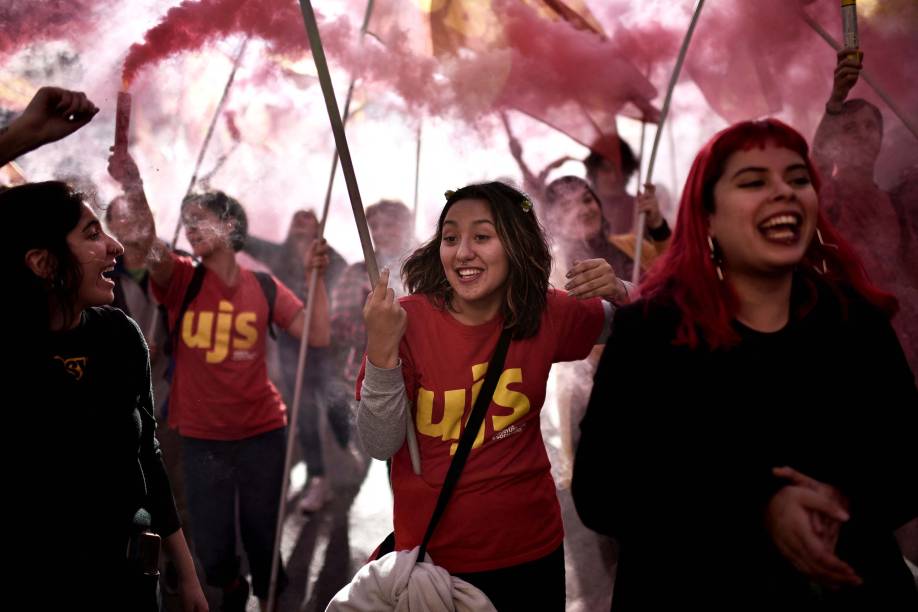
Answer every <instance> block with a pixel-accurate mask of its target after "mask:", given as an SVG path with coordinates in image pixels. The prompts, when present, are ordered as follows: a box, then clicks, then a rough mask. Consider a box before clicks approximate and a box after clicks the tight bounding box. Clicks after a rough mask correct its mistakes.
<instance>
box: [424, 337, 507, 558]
mask: <svg viewBox="0 0 918 612" xmlns="http://www.w3.org/2000/svg"><path fill="white" fill-rule="evenodd" d="M510 335H511V330H509V329H507V328H504V330H503V331H502V332H501V334H500V338H499V339H498V340H497V347H496V348H495V349H494V355H492V356H491V361H490V362H489V363H488V370H487V373H486V374H485V379H484V383H483V384H482V385H481V391H479V392H478V398H477V399H476V400H475V406H474V407H473V408H472V413H471V414H470V415H469V420H468V421H467V422H466V424H465V428H464V429H463V430H462V435H461V436H459V446H458V447H457V448H456V454H455V455H453V460H452V462H450V464H449V470H447V472H446V479H445V480H444V481H443V488H442V489H440V496H439V497H438V498H437V505H436V507H435V508H434V511H433V515H432V516H431V517H430V522H429V523H428V524H427V532H426V533H425V534H424V540H423V542H421V550H420V551H419V552H418V561H423V560H424V555H425V554H426V553H427V545H428V544H429V543H430V538H431V537H433V532H434V529H436V527H437V523H439V522H440V518H441V517H442V516H443V511H444V510H445V509H446V504H447V502H448V501H449V498H450V497H452V494H453V489H455V488H456V483H458V482H459V475H460V474H462V468H463V467H465V461H466V459H468V457H469V453H471V452H472V445H473V444H474V442H475V438H476V437H477V436H478V429H479V428H480V427H481V424H482V423H483V422H484V418H485V413H487V412H488V406H490V405H491V400H492V399H493V397H494V389H495V388H497V381H498V380H499V379H500V375H501V373H502V372H503V370H504V359H505V358H506V357H507V348H508V347H509V346H510Z"/></svg>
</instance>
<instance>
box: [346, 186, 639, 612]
mask: <svg viewBox="0 0 918 612" xmlns="http://www.w3.org/2000/svg"><path fill="white" fill-rule="evenodd" d="M550 269H551V255H550V252H549V249H548V245H547V244H546V240H545V237H544V235H543V232H542V228H541V226H540V225H539V222H538V220H537V219H536V216H535V212H534V211H533V210H532V202H531V201H530V200H529V199H528V198H527V197H526V196H525V195H524V194H522V193H520V192H519V191H517V190H516V189H513V188H512V187H509V186H508V185H505V184H503V183H487V184H482V185H470V186H467V187H463V188H462V189H460V190H458V191H456V192H455V193H449V194H448V199H447V202H446V206H445V207H444V209H443V212H442V213H441V215H440V220H439V222H438V224H437V233H436V235H435V236H434V237H433V238H432V239H431V240H430V241H429V242H428V243H427V244H425V245H424V246H422V247H421V248H419V249H418V250H417V251H415V253H414V254H413V255H411V257H409V259H408V260H407V261H406V262H405V265H404V267H403V276H404V280H405V284H406V286H407V287H408V289H409V291H410V292H411V293H412V295H410V296H408V297H406V298H402V299H401V300H395V298H394V294H393V292H392V290H391V289H388V288H387V284H388V271H384V272H383V274H382V275H381V277H380V282H379V284H378V285H377V286H376V288H375V289H374V290H373V292H372V293H371V294H370V297H369V298H368V300H367V305H366V307H365V309H364V317H365V319H366V322H367V356H366V359H365V361H364V372H362V373H361V376H360V378H359V379H358V390H359V397H360V407H359V411H358V419H357V426H358V431H359V433H360V436H361V438H362V441H363V443H364V446H365V447H366V448H367V450H368V452H369V453H370V454H371V455H372V456H374V457H376V458H378V459H387V458H390V457H391V458H392V488H393V492H394V499H395V513H394V514H395V539H396V541H395V547H396V549H398V550H405V549H410V548H413V547H415V546H418V545H419V544H420V543H421V540H422V539H423V537H424V532H425V530H426V528H427V523H428V521H429V520H430V516H431V514H432V512H433V508H434V505H435V503H436V500H437V497H438V495H439V492H440V488H441V486H442V484H443V480H444V478H445V475H446V471H447V469H448V467H449V464H450V461H451V460H452V455H453V453H454V452H455V449H456V446H457V442H458V440H459V436H460V433H461V431H462V427H463V425H462V424H463V423H464V422H465V421H466V420H467V418H468V415H469V414H470V412H471V409H472V406H473V405H474V400H475V398H476V397H477V394H478V391H479V390H480V388H481V385H482V381H483V378H484V371H485V369H486V366H487V363H488V361H489V360H490V359H491V355H492V353H493V352H494V348H495V346H496V344H497V340H498V337H499V336H500V332H501V329H502V328H504V327H507V328H510V329H511V330H512V332H513V334H512V341H511V344H510V348H509V350H508V352H507V357H506V360H505V363H504V366H503V372H502V373H501V376H500V379H499V381H498V383H497V387H496V389H495V391H494V396H493V399H492V402H491V404H490V406H489V407H488V411H487V415H486V417H485V421H484V424H483V425H482V427H481V429H480V430H479V432H478V437H477V439H476V440H475V444H474V445H473V449H472V452H471V454H470V455H469V459H468V462H467V463H466V465H465V468H464V469H463V472H462V474H461V476H460V479H459V482H458V484H457V486H456V489H455V491H454V493H453V496H452V498H451V499H450V501H449V503H448V504H447V506H446V511H445V513H444V514H443V517H442V519H441V521H440V523H439V524H438V526H437V529H436V531H435V533H434V535H433V538H432V540H431V542H430V545H429V547H428V550H429V553H430V557H431V559H432V560H433V562H434V563H436V564H438V565H440V566H442V567H444V568H446V569H447V570H449V571H450V572H451V573H453V574H454V575H458V576H460V577H462V578H463V579H465V580H467V581H468V582H470V583H472V584H473V585H475V586H476V587H478V588H479V589H481V590H482V591H484V593H485V594H486V595H487V596H488V597H489V598H490V599H491V601H492V603H493V604H494V605H495V607H496V608H497V609H498V610H511V609H539V610H564V603H565V601H564V600H565V588H564V555H563V545H562V540H563V530H562V525H561V514H560V509H559V505H558V501H557V498H556V496H555V487H554V483H553V481H552V478H551V473H550V469H549V462H548V456H547V454H546V452H545V445H544V443H543V442H542V438H541V433H540V430H539V412H540V411H541V408H542V404H543V402H544V400H545V387H546V383H547V380H548V373H549V370H550V368H551V364H552V363H554V362H558V361H571V360H578V359H583V358H584V357H586V355H587V354H588V353H589V352H590V349H591V348H592V347H593V345H594V344H596V343H597V342H600V341H601V340H602V336H603V334H604V333H605V330H606V328H607V324H606V322H607V320H609V319H610V317H611V312H612V306H611V305H609V304H606V305H604V304H603V302H602V300H600V299H598V298H599V296H602V297H605V298H606V299H607V300H609V301H615V302H619V301H625V300H627V288H626V286H625V284H624V283H622V282H621V281H620V280H618V279H617V278H616V276H615V273H614V271H613V270H612V268H611V266H609V264H608V263H606V262H605V261H604V260H601V259H595V260H587V261H582V262H580V263H579V264H577V265H575V266H574V267H573V268H572V269H571V270H570V272H569V273H568V278H569V279H570V280H569V282H568V284H567V285H566V288H567V289H568V290H569V293H565V292H562V291H556V290H553V289H550V288H549V285H548V276H549V271H550ZM409 418H410V419H411V420H412V421H413V425H414V429H415V430H416V432H417V438H418V444H419V449H420V455H421V473H420V474H415V473H414V471H413V469H412V465H411V460H410V458H409V453H408V449H407V445H406V443H405V431H406V422H405V421H406V419H409Z"/></svg>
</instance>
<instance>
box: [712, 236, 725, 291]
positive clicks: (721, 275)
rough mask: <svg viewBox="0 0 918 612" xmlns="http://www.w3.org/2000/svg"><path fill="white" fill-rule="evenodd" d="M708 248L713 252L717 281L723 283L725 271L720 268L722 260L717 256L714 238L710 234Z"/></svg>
mask: <svg viewBox="0 0 918 612" xmlns="http://www.w3.org/2000/svg"><path fill="white" fill-rule="evenodd" d="M708 248H709V249H710V250H711V261H713V262H714V269H715V270H716V271H717V280H719V281H721V282H723V280H724V269H723V268H721V267H720V258H719V257H718V256H717V249H715V248H714V238H712V237H711V234H708Z"/></svg>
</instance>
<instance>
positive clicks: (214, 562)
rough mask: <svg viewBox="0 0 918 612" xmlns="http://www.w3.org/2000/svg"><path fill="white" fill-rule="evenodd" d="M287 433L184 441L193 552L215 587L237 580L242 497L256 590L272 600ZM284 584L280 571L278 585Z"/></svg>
mask: <svg viewBox="0 0 918 612" xmlns="http://www.w3.org/2000/svg"><path fill="white" fill-rule="evenodd" d="M286 431H287V430H286V428H281V429H275V430H273V431H269V432H266V433H263V434H259V435H257V436H254V437H252V438H245V439H243V440H231V441H224V440H201V439H198V438H188V437H184V436H183V437H182V453H183V465H184V469H185V491H186V495H187V500H188V511H189V514H190V516H191V522H192V534H193V540H194V546H195V553H196V554H197V556H198V559H200V561H201V565H202V566H203V568H204V575H205V577H206V579H207V583H208V584H210V585H212V586H216V587H224V586H227V585H228V584H230V583H231V582H233V580H234V579H235V578H236V577H237V576H239V556H238V555H237V554H236V512H235V508H236V499H237V497H238V499H239V531H240V533H241V534H242V544H243V546H244V547H245V553H246V556H247V557H248V560H249V568H250V570H251V573H252V592H253V593H254V594H255V596H256V597H258V598H260V599H264V598H266V597H267V596H268V583H269V581H270V579H271V553H272V551H273V549H274V530H275V527H276V525H277V504H278V501H279V499H280V492H281V485H282V483H283V478H284V474H283V471H284V455H285V452H286V450H285V449H286V446H287V444H286V441H287V437H286V436H287V434H286ZM284 582H286V577H285V576H284V575H283V569H281V574H280V575H279V577H278V583H279V584H283V583H284Z"/></svg>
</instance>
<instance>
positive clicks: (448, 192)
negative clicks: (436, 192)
mask: <svg viewBox="0 0 918 612" xmlns="http://www.w3.org/2000/svg"><path fill="white" fill-rule="evenodd" d="M443 195H444V196H445V197H446V199H447V200H448V199H450V198H451V197H453V196H454V195H456V191H455V190H454V189H447V190H446V191H444V192H443Z"/></svg>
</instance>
